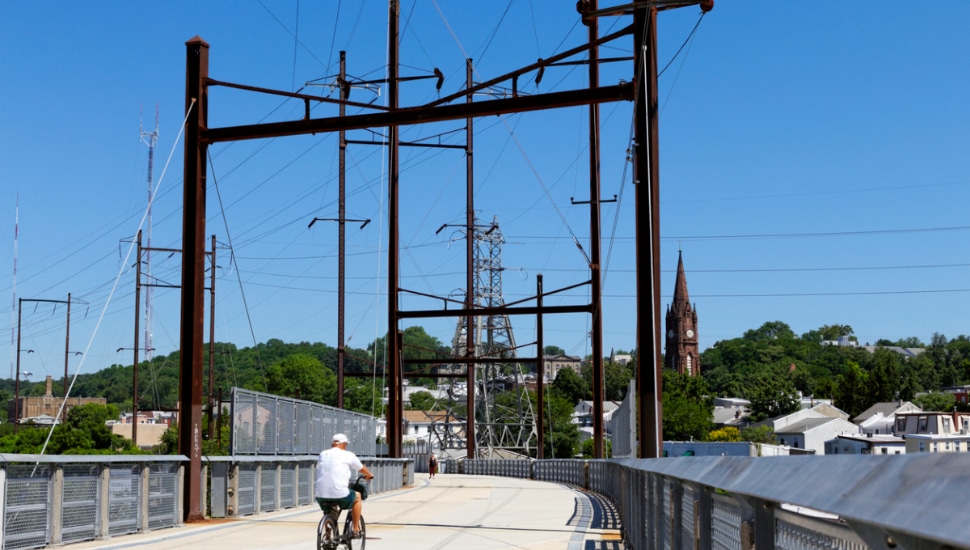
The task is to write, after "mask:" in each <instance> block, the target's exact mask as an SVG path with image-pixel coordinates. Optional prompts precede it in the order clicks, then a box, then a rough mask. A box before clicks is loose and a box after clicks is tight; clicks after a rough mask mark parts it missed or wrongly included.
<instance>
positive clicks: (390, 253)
mask: <svg viewBox="0 0 970 550" xmlns="http://www.w3.org/2000/svg"><path fill="white" fill-rule="evenodd" d="M388 6H389V7H388V15H387V20H388V23H387V24H388V37H387V38H388V47H387V48H388V53H387V58H388V70H387V72H388V84H387V90H388V91H387V102H388V107H389V108H390V113H392V114H393V113H395V112H396V111H397V108H398V41H399V40H400V37H399V36H398V33H399V23H400V21H399V17H400V12H401V10H400V2H399V0H390V1H389V2H388ZM387 138H388V152H387V163H388V167H387V176H388V191H387V192H388V202H387V213H388V219H389V220H390V223H388V231H387V233H388V238H387V241H388V242H387V275H388V282H387V309H388V314H387V321H388V327H387V336H386V337H385V339H384V340H385V348H386V349H387V362H388V366H389V367H390V369H389V370H390V376H389V377H388V379H387V384H388V395H387V397H388V403H387V454H388V456H389V457H390V458H401V457H402V456H403V449H402V440H403V434H402V431H401V430H402V429H403V426H402V420H403V416H404V412H403V407H402V405H401V401H402V400H403V389H402V385H401V383H402V378H401V372H402V365H401V357H400V355H401V354H400V348H399V342H400V340H399V339H398V308H399V304H398V294H399V290H400V287H399V284H400V281H399V280H398V277H399V273H398V268H399V263H398V262H399V256H400V251H399V250H398V244H399V243H398V241H399V235H398V219H399V217H398V216H399V211H400V200H399V198H400V197H399V193H400V189H399V184H400V180H399V174H398V162H399V160H398V153H399V148H398V145H399V143H398V142H399V139H400V138H399V135H398V125H397V124H391V125H390V126H389V127H388V132H387Z"/></svg>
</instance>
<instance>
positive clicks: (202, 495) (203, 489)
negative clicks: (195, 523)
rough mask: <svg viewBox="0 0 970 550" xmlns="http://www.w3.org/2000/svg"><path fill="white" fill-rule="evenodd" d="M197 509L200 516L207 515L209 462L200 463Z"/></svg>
mask: <svg viewBox="0 0 970 550" xmlns="http://www.w3.org/2000/svg"><path fill="white" fill-rule="evenodd" d="M199 484H200V487H199V510H201V511H202V517H206V518H207V517H209V463H208V461H205V462H203V463H202V476H201V477H200V478H199Z"/></svg>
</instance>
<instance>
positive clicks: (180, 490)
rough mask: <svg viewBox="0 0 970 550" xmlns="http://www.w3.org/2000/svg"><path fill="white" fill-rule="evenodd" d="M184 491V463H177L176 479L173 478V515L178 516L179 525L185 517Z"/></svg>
mask: <svg viewBox="0 0 970 550" xmlns="http://www.w3.org/2000/svg"><path fill="white" fill-rule="evenodd" d="M184 492H185V463H184V462H183V463H182V464H179V472H178V479H176V480H175V515H176V517H177V518H178V522H179V525H181V524H182V522H183V520H184V519H185V508H184V506H183V502H185V501H184V500H183V497H184V496H185V495H184Z"/></svg>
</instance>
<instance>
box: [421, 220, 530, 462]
mask: <svg viewBox="0 0 970 550" xmlns="http://www.w3.org/2000/svg"><path fill="white" fill-rule="evenodd" d="M473 238H474V245H473V247H472V248H473V260H472V261H473V264H472V265H473V268H474V272H475V277H474V284H475V287H474V289H473V294H472V298H473V299H472V301H473V304H474V307H482V308H501V307H504V306H505V299H504V297H503V295H502V273H503V271H504V268H503V266H502V244H503V243H504V242H505V238H504V236H503V235H502V230H501V229H500V228H499V225H498V220H497V218H494V219H493V220H492V223H491V224H488V225H480V224H478V223H476V224H475V226H474V235H473ZM472 325H473V328H472V335H471V338H472V344H473V348H472V349H474V353H475V357H476V358H477V359H479V360H478V361H476V362H475V363H474V364H472V365H471V366H470V367H469V368H474V369H475V387H474V388H472V389H471V390H472V391H474V392H475V447H476V449H477V450H478V453H479V455H483V456H484V455H487V456H492V455H494V454H495V453H496V451H499V450H505V451H512V452H515V453H519V454H529V452H530V451H531V450H532V449H533V448H534V446H535V444H536V440H537V434H536V424H535V414H534V412H533V409H532V401H531V400H530V399H529V396H528V392H527V391H526V390H525V386H524V384H523V382H524V374H525V373H524V369H523V366H522V364H521V363H519V362H518V361H516V354H517V353H516V350H517V348H516V344H515V336H514V335H513V333H512V323H511V322H510V321H509V316H508V315H506V314H500V315H483V316H478V317H475V318H474V319H473V323H472ZM467 333H468V325H467V322H466V320H465V319H458V322H457V325H456V327H455V336H454V338H453V339H452V343H451V344H452V345H451V349H452V354H453V355H454V356H455V357H463V356H465V355H466V354H467V351H468V349H469V348H468V337H469V336H468V334H467ZM452 380H455V379H452ZM469 390H470V389H469V388H461V387H460V386H457V385H456V383H454V382H452V385H451V387H450V388H449V391H448V395H449V401H450V402H451V405H452V408H453V407H454V405H455V403H456V402H455V400H456V399H457V398H460V397H463V394H464V392H465V391H469ZM449 416H450V415H449ZM449 428H450V427H449V426H442V427H441V429H440V430H436V435H438V441H439V444H440V445H441V446H442V447H446V448H460V447H462V446H463V442H461V441H460V440H459V438H458V437H456V435H458V434H457V433H455V431H454V430H453V429H449Z"/></svg>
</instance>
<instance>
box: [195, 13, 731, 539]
mask: <svg viewBox="0 0 970 550" xmlns="http://www.w3.org/2000/svg"><path fill="white" fill-rule="evenodd" d="M399 3H400V0H389V2H388V4H389V26H390V31H391V32H390V36H391V40H390V41H389V45H388V54H389V55H388V58H389V60H390V65H389V93H388V99H389V104H390V105H389V107H388V108H386V109H381V108H380V107H375V106H373V105H364V104H357V103H354V102H349V101H346V100H344V99H341V100H335V99H329V98H322V97H318V96H311V95H303V94H297V93H291V92H282V91H276V90H267V89H262V88H257V87H254V86H247V85H241V84H233V83H228V82H220V81H217V80H214V79H212V78H210V77H209V44H207V43H206V42H205V41H204V40H202V39H201V38H200V37H194V38H192V39H191V40H189V41H188V42H186V84H185V109H186V113H187V117H186V134H185V156H184V164H183V168H184V179H183V216H184V217H183V221H182V233H183V237H182V248H183V267H182V299H181V317H180V321H181V326H180V334H181V355H180V361H181V365H180V390H181V391H180V397H179V410H180V411H181V413H180V418H179V452H180V453H182V454H184V455H186V456H187V457H188V458H189V465H188V468H187V470H186V473H185V477H184V479H185V484H186V491H184V493H183V494H184V495H185V501H184V505H183V510H184V513H185V520H186V521H198V520H201V519H203V518H204V515H203V513H202V511H201V509H200V505H201V500H200V487H201V486H202V483H201V475H202V470H201V440H202V433H201V430H202V426H201V424H202V397H203V396H202V378H203V325H204V323H203V310H204V286H205V258H204V256H205V232H206V229H205V205H206V193H205V189H206V171H207V167H206V158H207V157H206V151H207V149H208V147H209V145H211V144H213V143H219V142H230V141H241V140H249V139H263V138H270V137H282V136H295V135H306V134H316V133H324V132H340V131H347V130H355V129H364V128H372V127H388V129H389V131H388V142H389V157H388V158H389V182H390V183H389V191H388V193H389V202H388V207H389V218H390V220H389V229H388V233H389V243H388V262H389V263H388V266H389V268H388V272H389V275H388V276H389V290H388V292H389V295H388V310H389V316H388V325H389V326H388V338H387V348H388V357H389V365H388V370H389V372H388V375H389V376H388V380H389V386H390V387H389V396H388V397H389V407H388V423H387V425H388V441H389V447H388V448H389V454H390V456H392V457H400V456H401V454H402V448H401V442H402V433H401V418H402V416H403V408H402V401H403V396H402V391H403V390H402V378H403V373H402V364H403V360H402V357H401V354H400V351H401V342H400V340H399V338H397V337H395V336H396V335H398V334H399V322H400V320H401V319H405V318H428V317H436V316H447V317H451V318H453V317H455V316H456V315H457V316H460V317H463V318H466V319H471V318H472V317H474V316H479V315H488V314H499V313H501V314H519V315H523V314H524V315H537V316H541V315H542V314H547V313H579V312H585V313H589V314H591V315H593V317H594V325H593V326H594V328H596V327H599V326H600V324H601V319H600V312H601V311H602V308H601V297H600V296H599V292H598V289H599V267H600V266H599V259H598V258H591V260H592V261H591V263H592V265H591V266H590V267H591V272H592V274H593V276H594V279H595V281H593V282H592V285H593V287H592V291H591V300H590V303H587V304H580V305H576V306H554V307H549V306H547V307H543V306H542V305H541V304H542V291H541V285H540V290H539V295H537V296H536V298H535V300H536V302H537V307H515V306H509V307H505V308H501V310H500V311H494V312H492V311H488V310H486V309H481V308H475V309H472V308H468V307H466V308H465V309H462V310H450V311H410V312H406V311H401V310H399V306H398V294H399V291H400V287H399V281H398V245H399V243H398V238H397V224H398V192H399V185H398V169H397V168H398V166H397V161H398V155H397V149H398V145H399V144H398V128H399V127H400V126H406V125H413V124H424V123H430V122H441V121H450V120H464V119H472V118H476V117H485V116H495V115H501V114H509V113H521V112H527V111H536V110H545V109H557V108H563V107H574V106H582V105H590V106H595V105H598V104H600V103H606V102H615V101H632V100H635V101H636V106H635V113H636V129H635V134H636V135H635V146H634V151H633V153H634V154H633V156H634V174H635V180H634V184H635V189H636V201H635V203H636V206H635V209H636V239H637V257H636V267H637V283H636V286H637V300H636V303H637V306H636V309H637V319H638V323H637V342H636V349H637V351H638V368H639V372H638V390H639V394H638V395H639V399H640V401H641V403H640V407H639V410H640V413H639V414H640V423H639V424H640V428H639V439H640V456H641V457H645V458H648V457H657V456H660V453H661V442H662V435H661V432H660V418H661V412H660V393H661V392H660V380H661V377H660V353H661V350H660V347H659V342H660V311H661V308H660V283H659V270H660V260H659V243H660V237H659V166H658V160H659V155H658V149H657V134H658V132H657V88H656V79H657V59H656V16H657V11H658V10H661V9H667V8H674V7H681V6H687V5H697V4H701V5H702V8H703V9H705V10H708V9H710V8H711V7H712V6H713V2H711V1H710V0H706V1H703V2H698V1H696V0H694V1H686V0H684V1H677V0H660V1H653V0H647V1H639V2H633V3H632V4H625V5H622V6H616V7H612V8H607V9H599V8H598V7H597V3H596V0H588V1H581V2H580V4H579V6H578V7H579V8H580V10H581V13H582V16H583V18H584V20H585V21H586V22H587V23H588V24H590V28H591V30H590V39H589V42H588V43H587V44H585V45H583V46H580V47H577V48H573V49H571V50H568V51H566V52H563V53H561V54H557V55H555V56H553V57H550V58H548V59H544V60H540V61H538V62H536V63H534V64H531V65H528V66H526V67H522V68H520V69H518V70H515V71H512V72H510V73H507V74H505V75H502V76H500V77H497V78H494V79H492V80H489V81H486V82H482V83H479V84H475V85H473V84H472V83H471V82H470V80H469V82H468V84H467V85H466V87H465V89H464V90H462V91H460V92H457V93H455V94H452V95H449V96H446V97H443V98H441V99H439V100H437V101H434V102H432V103H428V104H425V105H420V106H416V107H406V108H401V107H400V106H399V105H398V83H399V81H400V80H401V79H400V78H399V76H398V17H399V12H400V10H399ZM631 12H632V13H633V16H634V24H633V25H632V26H630V27H626V28H624V29H622V30H620V31H617V32H614V33H611V34H609V35H606V36H603V37H597V36H596V26H595V19H596V18H598V17H602V16H612V15H623V14H629V13H631ZM631 35H632V36H633V39H634V58H633V61H634V78H633V79H632V81H631V82H622V83H619V84H617V85H613V86H600V85H599V83H598V75H597V73H596V68H595V65H596V63H595V61H596V60H597V58H598V56H597V54H596V52H597V49H598V48H599V46H601V45H603V44H606V43H609V42H612V41H613V40H617V39H619V38H622V37H625V36H631ZM582 54H587V55H588V56H589V59H590V60H592V61H593V62H592V63H591V67H590V87H588V88H583V89H577V90H568V91H562V92H552V93H546V94H536V95H528V96H520V95H518V94H517V93H516V92H517V82H518V79H519V77H522V76H524V75H527V74H530V73H536V72H539V71H543V70H545V69H546V68H548V67H552V66H554V65H556V64H558V63H560V62H564V60H567V59H568V58H570V57H574V56H577V55H582ZM502 83H511V88H512V90H513V95H512V97H508V98H504V99H494V100H489V101H480V102H472V101H471V97H472V95H473V94H474V93H475V92H477V91H481V90H485V89H487V88H489V87H492V86H495V85H497V84H502ZM211 86H226V87H232V88H237V89H242V90H249V91H253V92H259V93H270V94H275V95H281V96H288V97H292V98H294V99H298V100H301V101H303V102H304V104H305V107H306V108H305V115H304V117H303V118H302V119H301V120H294V121H287V122H274V123H265V124H250V125H239V126H228V127H222V128H210V127H209V125H208V116H207V114H208V89H209V87H211ZM462 99H464V100H465V101H464V102H460V103H459V102H458V101H460V100H462ZM311 102H329V103H338V104H342V105H352V106H357V107H366V108H368V109H373V110H375V111H378V112H370V113H365V114H358V115H350V116H336V117H324V118H311V117H310V104H311ZM453 102H454V103H453ZM592 118H593V115H592V114H591V120H592ZM592 126H593V125H592V124H591V130H590V132H591V145H594V146H595V144H596V143H598V137H597V136H596V133H597V132H598V128H594V127H592ZM596 148H597V151H591V156H590V163H591V166H590V173H591V177H590V201H589V202H590V209H591V212H592V213H591V225H594V224H595V225H596V226H597V227H596V228H593V234H592V235H591V238H593V237H595V239H596V240H598V238H599V237H598V236H599V233H598V225H599V224H598V220H599V207H600V202H601V201H600V200H599V192H600V190H599V175H598V171H599V162H598V147H596ZM469 156H470V155H469ZM470 162H471V161H470V159H469V163H470ZM468 218H469V219H472V218H473V217H472V216H468ZM470 223H471V222H470ZM466 229H467V228H466ZM469 233H470V230H469ZM595 248H596V249H597V250H598V248H599V247H598V243H597V246H596V247H595ZM601 338H602V335H601V334H599V329H598V328H596V330H594V335H593V340H594V343H593V349H594V350H600V351H601V350H602V341H601ZM538 341H539V342H541V341H542V337H541V335H540V336H539V340H538ZM538 354H539V357H538V358H537V359H538V360H539V361H541V354H542V350H541V349H539V351H538ZM596 355H599V356H601V355H602V353H595V354H594V357H593V379H594V380H602V376H603V370H602V368H603V367H602V357H596ZM466 360H467V361H469V362H471V361H474V360H475V359H474V358H468V359H466ZM471 387H472V386H469V389H470V390H471ZM594 389H595V390H596V391H597V393H598V394H599V396H598V398H594V408H593V413H594V416H593V419H594V425H593V428H594V438H595V441H596V446H595V450H594V453H595V456H596V457H598V458H599V457H602V456H603V424H602V422H603V421H602V417H603V415H602V409H603V404H602V399H603V395H602V391H603V388H602V384H599V385H595V384H594ZM469 417H472V415H471V414H469ZM469 428H470V429H469V434H468V436H469V437H470V438H473V437H474V435H473V432H474V426H473V424H472V425H470V426H469ZM471 452H472V449H469V453H471Z"/></svg>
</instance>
